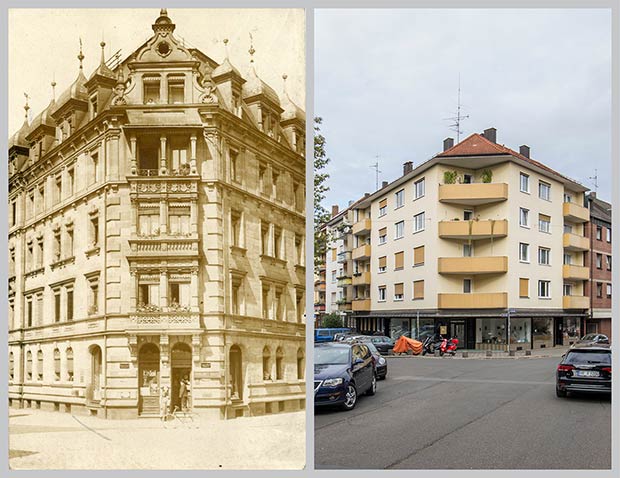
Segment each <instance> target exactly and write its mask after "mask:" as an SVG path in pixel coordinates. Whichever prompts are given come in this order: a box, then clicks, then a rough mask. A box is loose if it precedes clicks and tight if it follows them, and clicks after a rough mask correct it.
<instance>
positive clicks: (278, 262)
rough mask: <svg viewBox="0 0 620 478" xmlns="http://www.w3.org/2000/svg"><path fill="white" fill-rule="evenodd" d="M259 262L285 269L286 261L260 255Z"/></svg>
mask: <svg viewBox="0 0 620 478" xmlns="http://www.w3.org/2000/svg"><path fill="white" fill-rule="evenodd" d="M260 260H261V261H262V262H268V263H270V264H271V265H279V266H282V267H286V261H285V260H284V259H279V258H278V257H274V256H267V255H265V254H261V255H260Z"/></svg>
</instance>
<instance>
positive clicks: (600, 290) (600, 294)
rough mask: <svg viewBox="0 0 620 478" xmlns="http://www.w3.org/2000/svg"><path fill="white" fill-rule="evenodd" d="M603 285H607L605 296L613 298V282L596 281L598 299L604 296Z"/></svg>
mask: <svg viewBox="0 0 620 478" xmlns="http://www.w3.org/2000/svg"><path fill="white" fill-rule="evenodd" d="M603 287H605V296H606V298H607V299H611V284H610V283H606V284H605V283H603V282H597V283H596V297H597V298H598V299H602V298H603Z"/></svg>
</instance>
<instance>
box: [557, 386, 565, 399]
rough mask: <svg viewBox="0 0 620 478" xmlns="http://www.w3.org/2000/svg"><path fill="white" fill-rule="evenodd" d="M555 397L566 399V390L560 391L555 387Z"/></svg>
mask: <svg viewBox="0 0 620 478" xmlns="http://www.w3.org/2000/svg"><path fill="white" fill-rule="evenodd" d="M555 395H556V396H557V397H560V398H565V397H566V390H560V389H559V388H558V387H555Z"/></svg>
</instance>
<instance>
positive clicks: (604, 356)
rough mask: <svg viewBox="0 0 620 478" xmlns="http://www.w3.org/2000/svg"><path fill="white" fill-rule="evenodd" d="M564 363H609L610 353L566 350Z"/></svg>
mask: <svg viewBox="0 0 620 478" xmlns="http://www.w3.org/2000/svg"><path fill="white" fill-rule="evenodd" d="M564 363H566V364H570V365H592V364H602V365H611V353H609V352H575V351H573V352H568V355H567V356H566V359H565V360H564Z"/></svg>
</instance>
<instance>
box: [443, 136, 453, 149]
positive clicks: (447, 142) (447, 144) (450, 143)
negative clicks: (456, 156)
mask: <svg viewBox="0 0 620 478" xmlns="http://www.w3.org/2000/svg"><path fill="white" fill-rule="evenodd" d="M452 146H454V138H446V139H444V140H443V150H444V151H448V150H449V149H450V148H451V147H452Z"/></svg>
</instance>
